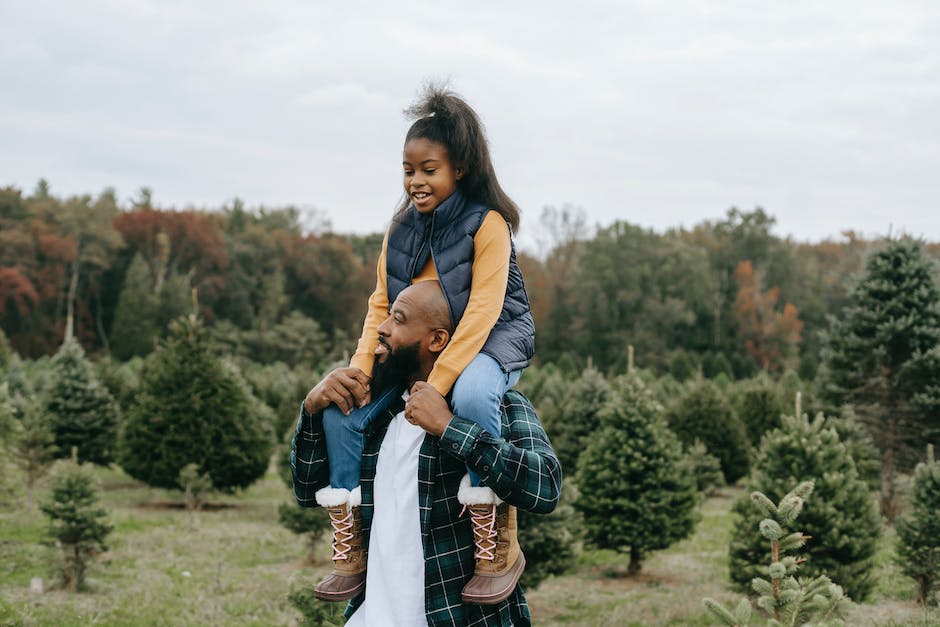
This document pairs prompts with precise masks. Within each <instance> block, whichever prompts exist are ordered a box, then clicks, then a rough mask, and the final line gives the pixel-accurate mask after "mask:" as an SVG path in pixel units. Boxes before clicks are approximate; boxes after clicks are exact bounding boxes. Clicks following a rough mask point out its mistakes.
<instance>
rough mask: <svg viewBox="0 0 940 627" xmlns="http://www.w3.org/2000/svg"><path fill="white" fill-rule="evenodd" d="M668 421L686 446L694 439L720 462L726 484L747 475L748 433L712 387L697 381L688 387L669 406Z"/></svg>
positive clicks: (717, 390) (702, 381) (719, 393)
mask: <svg viewBox="0 0 940 627" xmlns="http://www.w3.org/2000/svg"><path fill="white" fill-rule="evenodd" d="M667 420H668V422H669V427H670V428H671V429H672V430H673V431H674V432H675V433H676V435H678V436H679V439H680V440H681V441H682V443H683V444H685V445H686V446H691V445H692V444H693V443H694V442H695V439H696V438H698V439H700V440H701V441H702V443H703V444H704V445H705V447H706V448H707V449H708V451H709V452H710V453H711V454H712V455H714V456H715V457H717V458H718V460H719V461H720V462H721V470H722V472H723V473H724V475H725V480H726V481H727V482H728V483H729V484H734V482H736V481H737V480H738V479H740V478H741V477H743V476H744V475H746V474H747V469H748V465H749V464H750V459H749V456H750V445H749V444H748V439H747V432H746V431H745V429H744V425H743V424H741V421H740V420H739V419H738V417H737V416H736V415H735V413H734V410H733V409H732V407H731V405H730V403H728V401H727V400H725V397H724V396H723V395H722V393H721V391H720V390H719V389H718V388H717V386H715V384H714V383H712V382H710V381H706V380H700V381H696V382H695V383H693V384H691V385H690V386H689V387H688V388H687V389H686V391H685V393H684V394H682V396H681V397H679V398H678V399H677V400H676V401H675V402H674V403H672V404H671V405H670V406H669V411H668V414H667Z"/></svg>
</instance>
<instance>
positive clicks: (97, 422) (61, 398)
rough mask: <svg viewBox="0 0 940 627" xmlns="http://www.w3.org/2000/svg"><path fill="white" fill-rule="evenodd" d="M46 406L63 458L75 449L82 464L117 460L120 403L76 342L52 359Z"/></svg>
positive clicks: (60, 350) (61, 350) (62, 348)
mask: <svg viewBox="0 0 940 627" xmlns="http://www.w3.org/2000/svg"><path fill="white" fill-rule="evenodd" d="M43 405H44V407H43V409H44V411H45V413H46V414H47V415H48V417H49V421H50V425H51V427H52V432H53V433H54V434H55V444H56V446H57V447H58V449H59V454H60V455H63V456H64V455H68V454H69V451H71V450H72V447H73V446H74V447H77V448H78V460H79V461H80V462H86V461H88V462H93V463H95V464H108V463H110V462H111V461H112V460H113V459H114V453H115V451H114V449H115V445H116V443H117V429H118V408H117V404H116V403H115V402H114V399H113V398H112V397H111V393H110V392H108V390H107V388H105V387H104V386H103V385H101V383H100V382H99V381H98V378H97V377H96V376H95V371H94V368H93V367H92V365H91V362H89V361H88V359H87V358H86V357H85V351H84V350H82V347H81V346H80V345H79V344H78V342H77V341H75V340H74V339H69V340H66V341H65V343H64V344H62V347H61V348H60V349H59V352H58V353H56V355H55V357H53V358H52V363H51V372H50V380H49V384H48V385H47V386H46V387H45V393H44V394H43Z"/></svg>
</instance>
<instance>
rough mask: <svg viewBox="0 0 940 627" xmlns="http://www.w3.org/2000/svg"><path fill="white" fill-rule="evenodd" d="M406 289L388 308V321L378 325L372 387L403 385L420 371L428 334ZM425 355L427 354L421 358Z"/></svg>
mask: <svg viewBox="0 0 940 627" xmlns="http://www.w3.org/2000/svg"><path fill="white" fill-rule="evenodd" d="M413 293H414V292H410V291H409V290H408V289H406V290H405V291H403V292H402V293H401V294H399V296H398V298H397V299H396V300H395V302H394V303H393V304H392V306H391V308H390V309H389V315H388V318H386V319H385V321H384V322H383V323H382V324H380V325H379V328H378V333H379V344H378V346H377V347H376V349H375V367H374V372H373V386H375V388H376V389H381V388H382V387H383V385H384V384H398V383H407V382H408V381H409V380H410V379H412V378H413V377H415V376H417V374H418V373H419V372H420V369H421V358H422V355H423V352H422V351H424V352H427V348H426V346H425V343H426V340H427V338H428V335H429V333H430V332H431V331H432V329H431V327H430V325H429V324H428V323H427V321H426V320H425V319H424V318H423V317H422V316H421V315H420V310H419V309H418V307H416V304H415V302H414V300H413V298H412V295H413ZM425 356H427V355H425Z"/></svg>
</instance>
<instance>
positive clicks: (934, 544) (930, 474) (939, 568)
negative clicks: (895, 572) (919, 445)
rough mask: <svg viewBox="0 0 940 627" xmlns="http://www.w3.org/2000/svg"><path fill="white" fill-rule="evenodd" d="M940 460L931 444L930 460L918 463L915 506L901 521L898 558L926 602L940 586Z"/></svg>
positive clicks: (924, 602)
mask: <svg viewBox="0 0 940 627" xmlns="http://www.w3.org/2000/svg"><path fill="white" fill-rule="evenodd" d="M938 512H940V463H938V462H937V460H936V459H935V458H934V453H933V447H929V450H928V453H927V461H926V462H925V463H921V464H918V465H917V469H916V470H915V471H914V485H913V489H912V491H911V508H910V511H908V512H907V513H906V514H905V515H904V516H902V517H901V519H900V520H899V521H898V525H897V529H898V561H899V563H900V565H901V568H902V570H903V571H904V574H905V575H907V576H908V577H911V578H912V579H913V580H914V581H916V582H917V600H918V601H919V602H920V603H921V605H926V604H927V601H929V600H931V596H932V595H935V593H936V592H937V589H938V587H940V585H938V584H940V516H938Z"/></svg>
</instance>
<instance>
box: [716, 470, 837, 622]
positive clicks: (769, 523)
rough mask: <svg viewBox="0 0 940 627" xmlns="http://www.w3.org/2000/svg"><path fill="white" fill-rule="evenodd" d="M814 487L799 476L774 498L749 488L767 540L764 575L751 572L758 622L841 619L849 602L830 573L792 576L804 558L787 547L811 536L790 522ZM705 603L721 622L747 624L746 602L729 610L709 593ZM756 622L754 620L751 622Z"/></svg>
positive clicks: (760, 527)
mask: <svg viewBox="0 0 940 627" xmlns="http://www.w3.org/2000/svg"><path fill="white" fill-rule="evenodd" d="M812 491H813V482H812V481H804V482H803V483H801V484H800V485H798V486H797V487H796V488H794V489H793V491H791V492H789V493H788V494H787V495H786V496H784V497H783V498H782V499H781V500H780V502H779V503H777V504H774V502H773V501H771V500H770V499H769V498H767V495H766V494H763V493H762V492H754V493H752V494H751V503H752V505H754V506H756V509H757V511H758V512H759V513H760V516H761V517H762V519H761V521H760V523H758V529H759V530H760V536H761V539H762V541H763V542H765V543H767V544H768V545H769V546H770V565H769V567H768V569H767V574H768V578H766V579H765V578H763V577H755V578H754V579H752V580H751V586H752V587H753V588H754V591H755V592H757V594H758V598H757V607H758V608H759V609H760V610H761V611H763V613H764V614H765V618H766V621H765V620H761V621H760V623H761V624H770V625H842V624H843V622H842V617H843V616H844V614H845V612H846V611H847V610H848V606H849V602H848V600H847V599H846V598H845V596H844V595H843V592H842V588H840V587H839V586H838V585H836V584H834V583H832V581H831V580H830V579H829V577H827V576H825V575H819V576H817V577H815V578H813V579H805V578H800V579H799V580H798V579H797V578H796V576H795V575H796V573H797V571H798V569H799V567H800V565H801V564H802V563H803V562H804V561H805V559H804V558H802V557H798V556H795V555H786V553H788V552H791V551H795V550H797V549H799V548H801V547H803V546H804V545H805V544H806V542H807V541H810V540H812V538H810V536H807V535H805V534H804V533H803V532H802V531H793V530H792V526H793V524H794V523H795V522H796V518H797V517H798V516H799V515H800V512H801V511H802V510H803V503H804V502H805V500H806V498H807V497H808V496H809V495H810V493H811V492H812ZM704 602H705V607H707V608H708V610H709V611H710V612H711V613H712V615H713V616H714V617H715V618H717V619H718V620H720V621H721V622H722V623H724V624H726V625H729V626H731V627H747V626H748V625H750V624H751V613H752V612H751V604H750V602H749V601H747V600H746V599H745V600H742V601H741V602H740V603H739V604H738V606H737V607H736V608H735V611H734V612H731V611H730V610H729V609H728V608H726V607H725V606H723V605H721V604H720V603H718V602H717V601H715V600H714V599H704ZM755 624H756V623H755Z"/></svg>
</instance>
